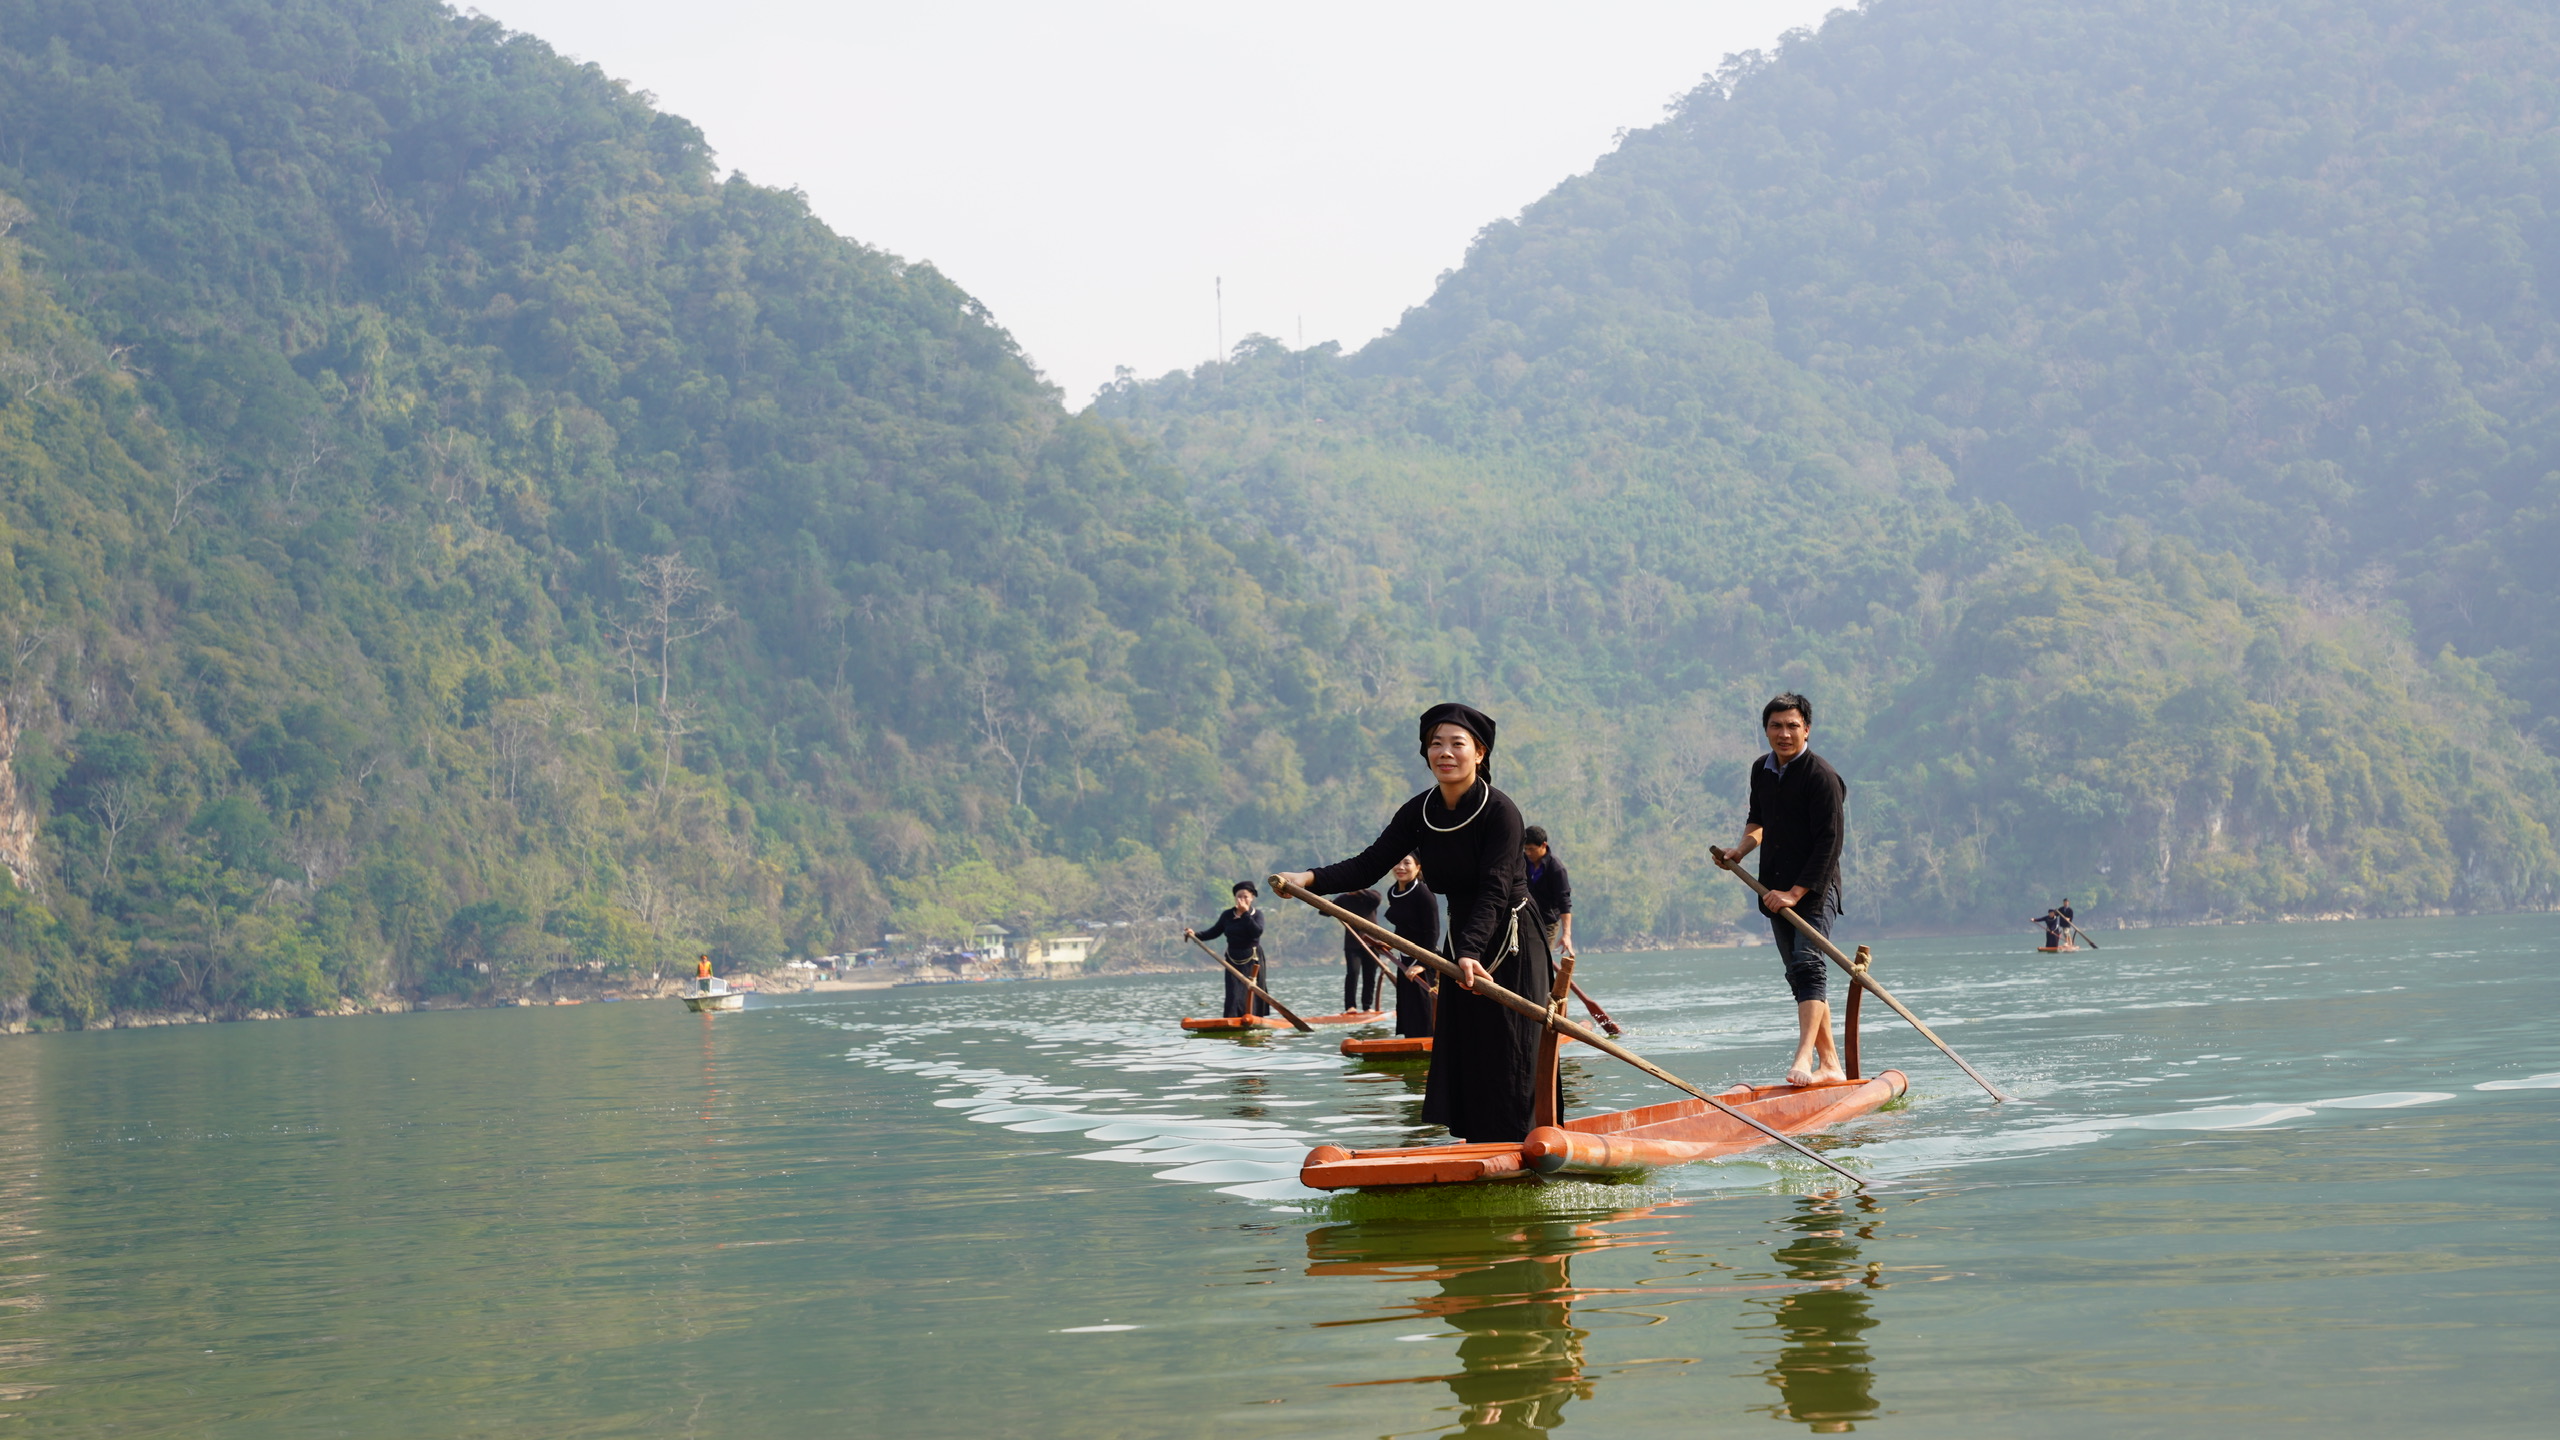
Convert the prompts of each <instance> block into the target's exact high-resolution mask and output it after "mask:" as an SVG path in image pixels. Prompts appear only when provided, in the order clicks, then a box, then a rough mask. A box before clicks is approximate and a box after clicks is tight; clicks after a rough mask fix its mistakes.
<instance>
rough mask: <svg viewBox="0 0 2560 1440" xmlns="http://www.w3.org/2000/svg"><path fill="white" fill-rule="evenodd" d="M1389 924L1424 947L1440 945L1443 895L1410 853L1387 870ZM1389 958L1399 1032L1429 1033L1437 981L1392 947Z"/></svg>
mask: <svg viewBox="0 0 2560 1440" xmlns="http://www.w3.org/2000/svg"><path fill="white" fill-rule="evenodd" d="M1387 928H1388V929H1390V930H1393V931H1394V932H1396V934H1398V935H1400V936H1402V937H1404V938H1405V939H1407V940H1410V941H1412V942H1413V943H1414V944H1416V945H1419V946H1421V947H1422V948H1423V949H1425V950H1438V949H1439V948H1440V897H1439V896H1437V895H1434V894H1432V893H1431V887H1430V886H1428V885H1425V884H1423V883H1422V862H1421V861H1419V860H1416V859H1414V858H1413V857H1412V856H1410V855H1407V856H1406V857H1404V858H1403V859H1401V860H1399V861H1397V862H1396V868H1395V869H1393V870H1390V871H1388V872H1387ZM1387 958H1388V959H1389V960H1392V961H1394V962H1395V964H1396V1033H1397V1034H1398V1035H1402V1036H1406V1037H1408V1038H1420V1037H1422V1036H1426V1035H1429V1034H1430V1033H1431V1007H1432V1005H1433V1003H1434V1001H1435V997H1436V996H1437V994H1438V992H1437V990H1436V989H1435V988H1434V987H1435V986H1436V985H1437V984H1438V982H1437V981H1436V980H1434V979H1433V978H1432V975H1431V972H1430V971H1428V970H1425V969H1423V968H1422V967H1421V966H1419V965H1416V964H1414V963H1413V962H1412V961H1411V960H1408V959H1406V958H1405V957H1404V956H1402V955H1398V954H1396V953H1394V952H1392V951H1390V952H1388V955H1387Z"/></svg>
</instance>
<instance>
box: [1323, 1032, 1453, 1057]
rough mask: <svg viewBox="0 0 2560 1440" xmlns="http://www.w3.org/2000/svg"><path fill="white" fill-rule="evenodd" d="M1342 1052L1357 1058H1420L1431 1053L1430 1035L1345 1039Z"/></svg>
mask: <svg viewBox="0 0 2560 1440" xmlns="http://www.w3.org/2000/svg"><path fill="white" fill-rule="evenodd" d="M1342 1053H1343V1054H1345V1055H1348V1056H1350V1057H1351V1058H1353V1059H1355V1060H1395V1059H1400V1058H1407V1057H1411V1058H1419V1057H1421V1056H1424V1055H1428V1054H1430V1053H1431V1037H1430V1036H1428V1035H1389V1036H1386V1037H1385V1038H1383V1039H1377V1040H1345V1041H1343V1042H1342Z"/></svg>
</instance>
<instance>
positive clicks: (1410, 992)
mask: <svg viewBox="0 0 2560 1440" xmlns="http://www.w3.org/2000/svg"><path fill="white" fill-rule="evenodd" d="M1399 958H1401V957H1399ZM1396 1033H1397V1034H1398V1035H1403V1036H1406V1037H1413V1036H1426V1035H1429V1034H1430V1033H1431V978H1430V977H1429V976H1427V975H1426V976H1424V977H1423V978H1422V979H1420V980H1407V979H1406V978H1404V972H1403V971H1401V970H1399V971H1397V972H1396Z"/></svg>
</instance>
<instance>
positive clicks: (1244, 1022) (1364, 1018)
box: [1182, 1010, 1387, 1030]
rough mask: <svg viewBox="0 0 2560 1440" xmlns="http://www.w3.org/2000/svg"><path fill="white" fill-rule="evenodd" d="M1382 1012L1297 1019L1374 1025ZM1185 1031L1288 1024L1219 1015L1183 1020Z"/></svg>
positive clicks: (1267, 1017) (1383, 1015)
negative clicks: (1204, 1018) (1209, 1017)
mask: <svg viewBox="0 0 2560 1440" xmlns="http://www.w3.org/2000/svg"><path fill="white" fill-rule="evenodd" d="M1386 1013H1387V1012H1386V1011H1384V1010H1345V1011H1343V1012H1342V1013H1341V1014H1339V1015H1302V1016H1300V1017H1298V1018H1300V1019H1302V1020H1304V1021H1306V1022H1307V1023H1308V1024H1310V1025H1374V1024H1376V1023H1377V1022H1378V1021H1380V1020H1382V1019H1384V1018H1386ZM1182 1028H1183V1029H1185V1030H1286V1029H1288V1028H1289V1022H1288V1021H1286V1020H1283V1019H1281V1018H1280V1017H1279V1016H1277V1015H1220V1016H1217V1017H1215V1018H1213V1019H1207V1020H1185V1021H1183V1022H1182Z"/></svg>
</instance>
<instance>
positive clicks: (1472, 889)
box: [1280, 704, 1551, 1143]
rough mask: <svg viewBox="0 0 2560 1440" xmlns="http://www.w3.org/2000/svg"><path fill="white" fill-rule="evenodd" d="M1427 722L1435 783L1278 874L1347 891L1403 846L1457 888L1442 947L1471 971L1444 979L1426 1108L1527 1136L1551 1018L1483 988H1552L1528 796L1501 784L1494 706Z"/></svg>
mask: <svg viewBox="0 0 2560 1440" xmlns="http://www.w3.org/2000/svg"><path fill="white" fill-rule="evenodd" d="M1420 732H1421V734H1420V740H1421V745H1422V758H1423V762H1424V763H1425V764H1427V765H1429V766H1430V767H1431V778H1432V781H1433V784H1432V787H1431V788H1430V789H1428V790H1425V791H1423V792H1422V793H1421V794H1419V795H1416V796H1414V797H1413V798H1412V799H1410V800H1408V801H1406V802H1405V803H1404V804H1403V805H1401V806H1399V807H1397V810H1396V813H1395V815H1394V817H1393V818H1391V819H1390V820H1388V821H1387V828H1386V829H1384V830H1382V831H1380V832H1379V833H1378V838H1377V839H1376V840H1375V841H1374V842H1372V843H1371V844H1370V846H1369V848H1368V849H1366V850H1363V851H1361V852H1360V853H1359V854H1357V855H1355V856H1353V857H1351V858H1350V859H1348V860H1343V861H1340V862H1337V863H1335V864H1332V865H1325V866H1320V867H1318V868H1316V869H1314V870H1300V871H1296V872H1294V873H1284V874H1282V875H1281V877H1280V878H1281V879H1283V880H1287V881H1289V882H1290V883H1292V884H1295V885H1301V886H1304V887H1306V888H1307V889H1309V890H1313V891H1316V892H1318V893H1321V894H1339V893H1341V892H1342V891H1345V890H1357V889H1360V888H1362V887H1363V886H1367V885H1373V884H1376V883H1377V881H1378V879H1379V878H1380V877H1381V876H1384V875H1385V874H1386V873H1387V871H1388V869H1389V867H1391V866H1393V865H1394V864H1395V863H1396V862H1397V860H1399V859H1400V858H1402V857H1404V856H1407V855H1410V856H1412V857H1413V858H1414V859H1415V860H1416V861H1418V862H1420V864H1421V867H1422V878H1423V880H1425V881H1426V882H1428V883H1429V884H1430V886H1431V888H1432V889H1434V890H1437V891H1439V892H1440V893H1441V894H1442V895H1444V896H1446V897H1448V901H1449V943H1448V944H1447V945H1446V946H1444V947H1443V948H1442V951H1441V953H1442V954H1444V955H1447V956H1449V957H1450V958H1451V959H1453V960H1454V961H1455V962H1456V963H1457V966H1458V970H1459V973H1460V975H1461V976H1462V977H1463V978H1462V979H1461V980H1460V981H1459V983H1458V984H1456V985H1443V986H1441V987H1440V1015H1439V1019H1438V1023H1437V1024H1436V1026H1435V1027H1434V1030H1433V1034H1432V1042H1431V1043H1432V1049H1431V1074H1430V1078H1429V1080H1428V1081H1427V1082H1426V1083H1425V1085H1424V1088H1423V1092H1422V1118H1423V1119H1424V1120H1425V1121H1427V1122H1429V1123H1431V1124H1434V1125H1442V1126H1446V1127H1447V1128H1448V1130H1449V1133H1450V1134H1452V1135H1455V1136H1457V1137H1458V1138H1459V1139H1461V1140H1468V1141H1474V1142H1478V1143H1491V1142H1496V1141H1511V1140H1520V1139H1525V1138H1527V1136H1528V1134H1529V1131H1530V1128H1531V1127H1532V1126H1533V1125H1534V1124H1535V1123H1536V1120H1535V1115H1536V1111H1537V1105H1536V1098H1537V1097H1536V1094H1535V1089H1536V1086H1535V1075H1536V1071H1537V1059H1538V1042H1539V1038H1540V1036H1541V1034H1542V1033H1543V1029H1544V1027H1543V1026H1541V1025H1540V1024H1539V1022H1538V1020H1537V1018H1536V1017H1535V1016H1530V1015H1522V1014H1520V1013H1518V1012H1517V1011H1513V1010H1509V1009H1506V1008H1504V1007H1503V1006H1501V1005H1498V1004H1496V1003H1495V1002H1493V1001H1492V1000H1490V999H1487V998H1486V997H1484V996H1481V995H1478V994H1476V993H1474V986H1475V984H1476V982H1478V981H1480V980H1485V979H1491V980H1492V981H1493V983H1495V984H1497V985H1500V986H1502V987H1503V988H1504V989H1506V990H1509V991H1511V992H1513V993H1514V994H1517V995H1520V996H1522V997H1523V998H1526V999H1528V1000H1531V1001H1534V1002H1536V1003H1537V1004H1539V1005H1542V1006H1543V1005H1544V1004H1546V1002H1547V999H1548V979H1549V976H1550V974H1551V971H1550V968H1549V966H1550V960H1549V957H1548V953H1547V937H1546V932H1545V930H1544V928H1543V927H1541V926H1540V925H1539V923H1538V917H1537V911H1536V907H1535V906H1534V905H1533V904H1532V903H1531V902H1530V899H1529V874H1528V864H1527V861H1526V860H1525V859H1524V858H1523V856H1522V854H1521V832H1522V830H1523V828H1524V827H1523V826H1522V824H1521V821H1520V807H1519V806H1517V805H1515V804H1513V803H1512V802H1511V797H1510V796H1508V795H1505V794H1503V793H1502V792H1501V791H1499V790H1496V789H1495V788H1493V776H1492V769H1493V744H1494V723H1493V717H1492V716H1490V715H1487V714H1485V713H1484V712H1483V711H1481V710H1478V709H1476V708H1475V707H1473V706H1471V705H1457V704H1443V705H1434V706H1432V707H1431V708H1430V709H1428V710H1426V711H1424V712H1422V722H1421V725H1420Z"/></svg>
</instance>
